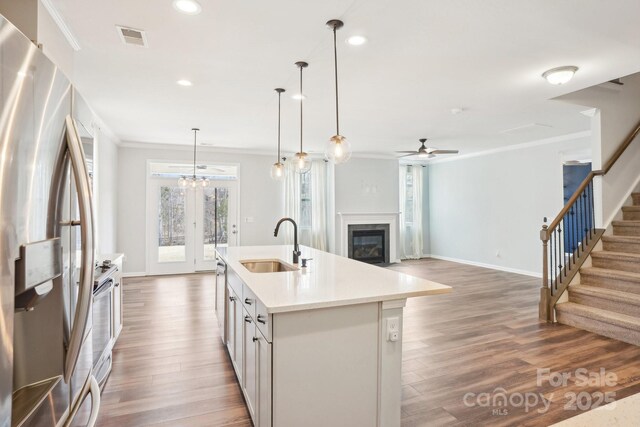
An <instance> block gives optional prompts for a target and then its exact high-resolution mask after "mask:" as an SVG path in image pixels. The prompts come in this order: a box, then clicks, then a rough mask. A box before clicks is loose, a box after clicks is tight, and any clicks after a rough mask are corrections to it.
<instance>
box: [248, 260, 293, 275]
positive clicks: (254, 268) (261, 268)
mask: <svg viewBox="0 0 640 427" xmlns="http://www.w3.org/2000/svg"><path fill="white" fill-rule="evenodd" d="M240 264H242V265H243V266H244V268H246V269H247V270H249V271H250V272H252V273H281V272H284V271H294V270H297V268H296V267H294V266H292V265H289V264H285V263H283V262H282V261H280V260H278V259H264V260H249V259H247V260H243V261H240Z"/></svg>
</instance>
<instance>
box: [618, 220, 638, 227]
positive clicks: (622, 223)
mask: <svg viewBox="0 0 640 427" xmlns="http://www.w3.org/2000/svg"><path fill="white" fill-rule="evenodd" d="M611 223H612V224H613V226H614V227H616V226H617V227H619V226H623V227H624V226H628V227H640V220H631V219H624V220H621V221H613V222H611Z"/></svg>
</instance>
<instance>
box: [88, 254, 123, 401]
mask: <svg viewBox="0 0 640 427" xmlns="http://www.w3.org/2000/svg"><path fill="white" fill-rule="evenodd" d="M116 271H117V268H116V267H115V266H113V265H107V266H104V267H103V266H100V267H98V268H97V269H96V272H95V277H96V280H95V282H94V290H93V372H94V376H95V377H96V380H97V381H98V384H99V386H100V389H102V388H103V387H104V384H105V383H106V381H107V378H108V377H109V374H110V373H111V347H112V345H113V336H114V331H113V319H112V316H113V288H114V285H115V277H114V273H115V272H116Z"/></svg>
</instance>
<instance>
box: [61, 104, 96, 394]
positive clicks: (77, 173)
mask: <svg viewBox="0 0 640 427" xmlns="http://www.w3.org/2000/svg"><path fill="white" fill-rule="evenodd" d="M65 121H66V141H67V150H68V153H69V158H70V159H71V169H72V170H73V174H74V177H75V182H76V187H77V189H78V208H79V210H80V241H81V244H82V254H81V256H80V286H79V289H78V304H77V306H76V312H75V313H74V318H73V319H74V320H73V329H72V330H71V335H70V337H69V343H68V347H67V355H66V357H65V364H64V380H65V382H67V383H68V382H69V380H70V378H71V376H72V375H73V373H74V371H75V369H76V364H77V363H78V357H79V356H80V348H81V346H82V339H83V338H84V333H85V330H86V328H87V322H88V319H89V315H90V310H91V298H92V291H93V264H94V223H95V221H94V218H93V202H92V200H91V181H90V179H89V171H88V170H87V163H86V160H85V156H84V150H83V149H82V142H81V140H80V137H79V136H78V129H77V127H76V123H75V121H74V120H73V118H71V116H70V115H69V116H67V118H66V120H65Z"/></svg>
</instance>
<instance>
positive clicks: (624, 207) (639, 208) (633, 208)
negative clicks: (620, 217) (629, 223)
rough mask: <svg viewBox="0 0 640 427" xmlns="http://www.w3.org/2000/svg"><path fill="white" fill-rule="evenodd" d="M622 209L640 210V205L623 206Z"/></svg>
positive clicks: (629, 210)
mask: <svg viewBox="0 0 640 427" xmlns="http://www.w3.org/2000/svg"><path fill="white" fill-rule="evenodd" d="M622 210H623V211H627V212H640V206H637V205H633V206H623V207H622Z"/></svg>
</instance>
